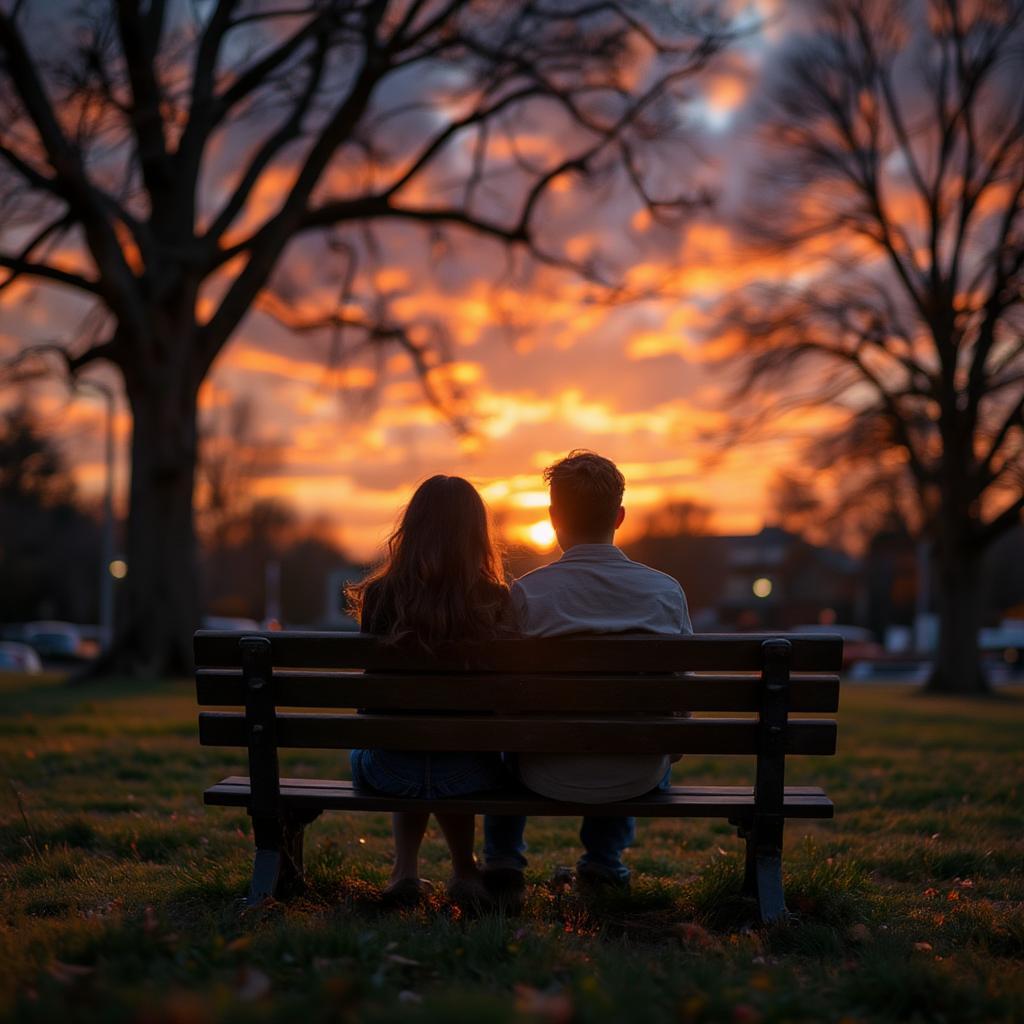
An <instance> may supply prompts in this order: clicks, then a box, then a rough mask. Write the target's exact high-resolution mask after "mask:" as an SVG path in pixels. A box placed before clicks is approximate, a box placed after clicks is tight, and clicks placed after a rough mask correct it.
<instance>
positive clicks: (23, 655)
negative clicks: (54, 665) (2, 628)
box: [0, 640, 43, 675]
mask: <svg viewBox="0 0 1024 1024" xmlns="http://www.w3.org/2000/svg"><path fill="white" fill-rule="evenodd" d="M42 670H43V663H42V662H41V661H40V660H39V655H38V654H36V652H35V651H34V650H33V649H32V648H31V647H29V645H28V644H22V643H18V642H17V641H14V640H4V641H2V642H0V672H27V673H29V674H30V675H35V674H36V673H37V672H42Z"/></svg>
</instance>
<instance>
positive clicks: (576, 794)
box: [512, 544, 693, 803]
mask: <svg viewBox="0 0 1024 1024" xmlns="http://www.w3.org/2000/svg"><path fill="white" fill-rule="evenodd" d="M512 605H513V608H514V610H515V614H516V619H517V621H518V626H519V631H520V632H521V633H522V634H523V635H524V636H566V635H568V634H572V633H626V632H636V631H643V632H648V633H669V634H679V633H686V634H689V633H692V632H693V626H692V625H691V624H690V613H689V610H688V609H687V606H686V596H685V595H684V594H683V588H682V587H680V586H679V583H678V582H677V581H676V580H674V579H673V578H672V577H671V576H666V575H665V573H662V572H658V571H657V570H656V569H652V568H650V566H646V565H642V564H641V563H640V562H634V561H632V560H631V559H630V558H627V557H626V555H625V554H624V553H623V552H622V551H621V550H620V549H619V548H617V547H616V546H615V545H614V544H577V545H575V546H574V547H571V548H569V550H568V551H566V552H565V554H563V555H562V557H561V558H560V559H559V560H558V561H557V562H552V563H551V564H550V565H545V566H542V567H541V568H540V569H535V570H534V571H533V572H530V573H527V574H526V575H525V576H523V577H522V578H521V579H518V580H516V582H515V583H513V584H512ZM668 767H669V757H668V755H667V754H606V755H589V754H521V755H520V757H519V772H520V775H521V776H522V779H523V782H525V783H526V785H527V786H529V787H530V789H532V790H534V791H535V792H537V793H541V794H542V795H544V796H549V797H552V798H553V799H556V800H571V801H573V802H579V803H608V802H611V801H615V800H627V799H629V798H630V797H635V796H640V795H641V794H642V793H647V792H649V791H650V790H652V789H654V788H655V787H656V786H657V785H658V783H659V782H660V781H661V779H662V776H663V775H664V774H665V772H666V771H667V770H668Z"/></svg>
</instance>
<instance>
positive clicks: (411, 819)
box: [349, 476, 510, 905]
mask: <svg viewBox="0 0 1024 1024" xmlns="http://www.w3.org/2000/svg"><path fill="white" fill-rule="evenodd" d="M349 597H350V599H351V607H352V612H353V614H354V615H355V616H356V617H357V618H358V619H359V623H360V628H361V629H362V631H363V632H364V633H374V634H376V635H378V636H383V637H385V638H387V639H388V640H389V641H391V642H394V643H405V644H417V645H419V646H421V647H423V648H425V649H427V650H431V649H433V648H435V647H437V646H438V645H442V644H445V643H448V642H452V641H465V640H486V639H488V638H492V637H495V636H497V635H498V634H499V633H500V632H502V631H503V628H504V627H505V625H506V623H507V621H508V618H509V609H510V604H509V594H508V587H507V586H506V584H505V581H504V573H503V571H502V567H501V558H500V555H499V553H498V550H497V547H496V545H495V543H494V540H493V537H492V534H491V528H490V521H489V517H488V514H487V507H486V506H485V505H484V503H483V499H481V497H480V495H479V494H478V493H477V491H476V489H475V488H474V487H473V485H472V484H470V483H469V482H468V481H467V480H463V479H462V477H457V476H433V477H431V478H430V479H429V480H427V481H425V482H424V483H422V484H421V485H420V486H419V487H418V488H417V489H416V493H415V494H414V495H413V496H412V500H411V501H410V502H409V504H408V506H407V507H406V509H405V511H404V513H403V514H402V517H401V519H400V521H399V523H398V526H397V527H396V528H395V531H394V532H393V533H392V534H391V536H390V537H389V538H388V545H387V557H386V558H385V560H384V563H383V564H382V565H381V566H380V567H379V568H378V569H377V570H376V571H375V572H373V573H372V574H371V575H370V576H369V577H368V578H367V579H365V580H363V582H362V583H360V584H358V585H357V586H356V587H354V588H352V590H351V591H350V592H349ZM351 764H352V779H353V781H354V782H355V784H356V785H357V786H359V787H360V788H366V789H375V790H377V791H379V792H382V793H387V794H390V795H393V796H415V797H449V796H461V795H464V794H467V793H477V792H480V791H483V790H488V789H496V788H498V787H499V786H501V785H502V783H503V782H504V770H503V768H502V765H501V761H500V758H499V757H498V755H497V754H476V753H419V752H413V751H391V750H353V751H352V753H351ZM435 817H436V818H437V821H438V824H439V825H440V826H441V830H442V831H443V832H444V836H445V839H446V840H447V841H448V849H449V851H450V852H451V857H452V878H451V880H450V881H449V883H448V892H449V895H450V896H451V897H452V899H454V900H456V901H457V902H468V903H477V904H479V903H483V902H486V899H487V896H486V890H485V889H484V885H483V879H482V877H481V874H480V871H479V869H478V868H477V866H476V861H475V859H474V857H473V834H474V829H475V819H474V817H473V815H471V814H436V815H435ZM428 818H429V815H428V814H425V813H420V812H415V811H403V812H399V813H396V814H394V815H393V817H392V821H393V829H394V836H395V864H394V868H393V869H392V872H391V881H390V883H389V885H388V886H387V889H386V890H385V898H386V899H387V900H388V902H392V903H396V904H401V905H409V904H414V903H416V902H418V901H419V900H420V899H421V898H422V897H423V896H425V895H426V894H427V893H428V892H429V891H430V884H429V883H428V882H426V881H424V880H423V879H421V878H420V877H419V850H420V844H421V843H422V841H423V834H424V832H425V831H426V828H427V820H428Z"/></svg>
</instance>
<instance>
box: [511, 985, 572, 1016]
mask: <svg viewBox="0 0 1024 1024" xmlns="http://www.w3.org/2000/svg"><path fill="white" fill-rule="evenodd" d="M515 994H516V1010H517V1011H518V1012H519V1013H527V1014H531V1015H532V1016H534V1017H540V1018H541V1020H545V1021H548V1022H549V1024H568V1022H569V1021H571V1020H572V1018H573V1012H574V1011H573V1005H572V1000H571V999H570V998H569V996H568V995H566V993H565V992H550V993H549V992H541V991H540V989H536V988H533V987H531V986H530V985H516V987H515Z"/></svg>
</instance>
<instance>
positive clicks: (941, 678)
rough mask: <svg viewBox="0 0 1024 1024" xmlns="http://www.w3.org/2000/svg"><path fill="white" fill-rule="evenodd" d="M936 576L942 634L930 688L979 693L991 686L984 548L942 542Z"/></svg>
mask: <svg viewBox="0 0 1024 1024" xmlns="http://www.w3.org/2000/svg"><path fill="white" fill-rule="evenodd" d="M938 561H939V565H938V573H937V579H936V584H937V586H936V599H937V604H938V613H939V637H938V646H937V649H936V652H935V665H934V667H933V669H932V675H931V678H930V679H929V681H928V689H929V690H931V691H933V692H935V693H959V694H979V693H987V692H988V690H989V685H988V680H987V679H986V677H985V673H984V671H983V670H982V667H981V652H980V649H979V647H978V628H979V626H980V625H981V614H982V609H981V600H982V588H981V552H980V551H979V550H976V549H975V548H973V547H971V546H969V545H954V544H951V543H950V544H947V545H945V546H940V550H939V553H938Z"/></svg>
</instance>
